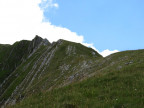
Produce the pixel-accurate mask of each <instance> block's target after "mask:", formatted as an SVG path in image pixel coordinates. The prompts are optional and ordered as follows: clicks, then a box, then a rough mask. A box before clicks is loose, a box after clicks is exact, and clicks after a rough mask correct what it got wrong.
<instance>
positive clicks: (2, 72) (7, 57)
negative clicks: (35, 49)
mask: <svg viewBox="0 0 144 108" xmlns="http://www.w3.org/2000/svg"><path fill="white" fill-rule="evenodd" d="M29 43H30V42H29V41H20V42H16V43H15V44H13V45H0V63H1V65H0V83H2V82H3V80H4V79H5V78H6V77H8V76H9V75H10V73H11V72H13V71H14V70H15V68H16V67H17V66H18V65H20V64H21V62H22V58H25V57H26V54H27V52H26V51H27V49H28V45H29Z"/></svg>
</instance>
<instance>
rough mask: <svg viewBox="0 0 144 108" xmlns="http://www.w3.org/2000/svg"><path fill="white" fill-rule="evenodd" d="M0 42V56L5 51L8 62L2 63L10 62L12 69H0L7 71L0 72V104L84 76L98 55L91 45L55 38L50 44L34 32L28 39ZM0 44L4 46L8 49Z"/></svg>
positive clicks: (9, 103)
mask: <svg viewBox="0 0 144 108" xmlns="http://www.w3.org/2000/svg"><path fill="white" fill-rule="evenodd" d="M1 46H2V47H1V52H0V54H1V59H3V58H7V56H6V54H8V55H9V57H8V58H9V59H8V60H10V61H11V62H10V61H8V60H6V62H5V64H7V65H8V66H9V63H11V64H12V65H11V67H12V69H13V70H12V69H11V68H9V67H10V66H9V67H8V68H7V69H8V70H9V71H8V72H3V71H1V72H0V73H4V74H6V73H7V75H6V76H4V75H3V74H1V75H0V77H2V78H3V79H2V83H1V85H0V87H1V95H0V103H1V105H4V106H5V105H13V104H15V103H16V102H18V101H20V100H22V99H24V98H26V97H28V96H29V95H31V94H35V93H39V92H42V91H50V90H52V89H54V88H59V87H62V86H65V85H68V84H70V83H72V82H75V81H79V80H81V79H84V78H85V77H88V75H89V74H90V73H92V72H93V71H92V68H91V67H92V66H93V65H94V64H95V62H98V61H99V59H101V58H102V56H101V55H99V54H98V53H97V52H96V51H94V50H93V49H91V48H87V47H85V46H83V45H81V44H79V43H73V42H68V41H65V40H59V41H57V42H54V43H52V44H50V43H49V42H48V41H47V40H46V39H42V38H40V37H38V36H36V37H35V38H34V39H33V40H32V41H20V42H16V43H15V44H14V45H4V46H3V45H1ZM3 47H8V51H7V50H6V51H5V48H3ZM11 50H12V51H11ZM4 52H6V54H4ZM3 60H5V59H3ZM3 60H1V61H2V62H3ZM14 64H17V65H14ZM1 68H3V66H1ZM98 68H99V67H98ZM98 68H97V69H98ZM88 69H89V71H88ZM3 70H4V71H6V69H3Z"/></svg>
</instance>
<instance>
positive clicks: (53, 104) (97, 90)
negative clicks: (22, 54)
mask: <svg viewBox="0 0 144 108" xmlns="http://www.w3.org/2000/svg"><path fill="white" fill-rule="evenodd" d="M135 54H136V55H135ZM143 55H144V51H143V50H141V51H128V52H127V51H126V52H122V53H117V54H114V55H111V56H109V57H107V58H105V60H104V61H105V63H104V64H103V66H105V65H107V67H106V68H104V69H102V70H100V72H99V73H98V74H96V75H94V76H92V77H90V78H88V79H85V80H83V81H81V82H77V83H72V84H71V85H68V86H65V87H62V88H58V89H53V90H51V91H43V92H39V93H37V94H32V95H30V96H28V97H27V98H25V99H24V100H23V101H21V102H19V103H18V104H16V105H15V106H13V108H19V107H20V108H41V107H43V108H47V107H48V108H143V106H144V94H143V93H144V87H143V85H144V62H143V60H144V59H143V58H142V57H143ZM125 56H128V58H125ZM110 58H111V59H110ZM122 58H125V59H123V60H122ZM112 61H113V62H115V64H114V65H111V62H112ZM116 61H117V62H116ZM128 61H133V63H132V64H128V65H127V64H125V63H127V62H128ZM101 62H103V60H102V61H101ZM119 65H122V68H121V69H117V66H119ZM95 68H96V67H95Z"/></svg>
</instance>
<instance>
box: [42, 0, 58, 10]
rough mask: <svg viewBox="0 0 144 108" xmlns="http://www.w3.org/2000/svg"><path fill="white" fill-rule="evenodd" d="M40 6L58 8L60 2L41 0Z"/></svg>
mask: <svg viewBox="0 0 144 108" xmlns="http://www.w3.org/2000/svg"><path fill="white" fill-rule="evenodd" d="M40 7H41V8H42V9H47V8H58V7H59V5H58V3H54V1H53V0H41V3H40Z"/></svg>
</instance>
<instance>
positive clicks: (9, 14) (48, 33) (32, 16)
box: [0, 0, 84, 44]
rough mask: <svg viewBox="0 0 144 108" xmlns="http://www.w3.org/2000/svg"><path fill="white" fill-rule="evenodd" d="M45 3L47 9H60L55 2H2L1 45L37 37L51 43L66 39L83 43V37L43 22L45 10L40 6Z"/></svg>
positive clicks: (2, 0) (1, 0)
mask: <svg viewBox="0 0 144 108" xmlns="http://www.w3.org/2000/svg"><path fill="white" fill-rule="evenodd" d="M43 2H46V4H45V5H46V7H45V8H54V7H56V8H57V7H58V4H57V3H54V2H53V0H0V43H10V44H12V43H14V42H15V41H19V40H22V39H28V40H31V39H32V38H34V36H35V35H39V36H41V37H43V38H47V39H48V40H49V41H50V42H53V41H57V40H58V39H65V40H69V41H74V42H79V43H83V41H84V38H83V36H82V35H78V34H77V33H75V32H72V31H70V30H69V29H67V28H64V27H58V26H55V25H52V24H51V23H50V22H42V21H43V18H44V15H43V11H44V10H43V9H41V8H40V7H39V4H41V3H43Z"/></svg>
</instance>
